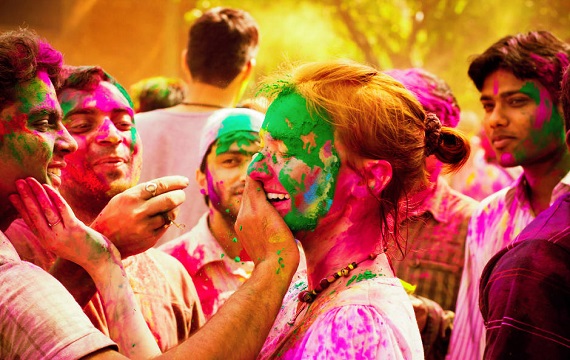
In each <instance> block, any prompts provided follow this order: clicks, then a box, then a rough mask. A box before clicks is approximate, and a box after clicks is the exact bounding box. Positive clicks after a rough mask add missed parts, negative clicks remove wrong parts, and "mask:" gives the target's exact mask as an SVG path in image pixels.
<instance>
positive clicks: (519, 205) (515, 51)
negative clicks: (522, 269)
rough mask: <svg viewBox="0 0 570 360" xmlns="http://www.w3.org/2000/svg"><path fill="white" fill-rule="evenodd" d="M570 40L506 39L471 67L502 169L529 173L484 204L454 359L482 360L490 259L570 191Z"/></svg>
mask: <svg viewBox="0 0 570 360" xmlns="http://www.w3.org/2000/svg"><path fill="white" fill-rule="evenodd" d="M569 57H570V45H568V44H566V43H564V42H562V41H561V40H559V39H558V38H556V37H555V36H554V35H552V34H551V33H549V32H546V31H535V32H530V33H526V34H517V35H513V36H507V37H505V38H502V39H500V40H499V41H497V42H496V43H495V44H494V45H492V46H491V47H490V48H489V49H487V50H486V51H485V52H484V53H483V54H481V55H479V56H478V57H477V58H475V59H474V60H473V61H472V63H471V65H470V67H469V77H470V78H471V79H472V80H473V82H474V83H475V86H476V87H477V89H478V90H479V91H480V93H481V98H480V99H481V103H482V105H483V108H484V110H485V116H484V120H483V127H484V129H485V132H486V135H487V136H488V138H489V139H490V141H491V145H492V147H493V150H494V151H495V153H496V155H497V160H498V162H499V164H500V165H501V166H504V167H512V166H519V165H520V166H521V167H522V168H523V173H522V175H521V176H520V177H519V178H518V179H517V180H516V181H515V182H514V184H513V185H512V186H510V187H507V188H505V189H503V190H501V191H499V192H497V193H495V194H493V195H491V196H489V197H487V198H486V199H484V200H483V201H482V202H481V205H480V206H479V208H478V209H477V210H476V212H475V213H474V215H473V217H472V219H471V222H470V224H469V231H468V235H467V242H466V250H465V251H466V253H465V266H464V269H463V274H462V278H461V286H460V290H459V296H458V300H457V310H456V318H455V323H454V331H453V335H452V339H451V343H450V353H449V357H450V358H451V359H480V358H482V357H483V351H484V347H485V327H484V325H483V318H482V317H481V313H480V312H479V300H478V299H479V291H478V290H479V289H478V284H479V278H480V276H481V273H482V271H483V267H484V266H485V264H486V263H487V262H488V261H489V260H490V259H491V257H492V256H493V255H495V254H496V253H497V252H498V251H500V250H501V249H502V248H504V247H505V246H507V245H509V244H510V243H511V242H512V241H513V240H514V239H515V237H516V236H517V235H518V234H519V233H520V232H521V230H522V229H524V228H525V227H526V226H527V225H528V224H529V223H530V222H531V221H532V220H533V219H534V218H535V217H536V216H537V215H538V214H540V213H541V212H543V211H544V210H546V209H547V208H548V207H549V206H550V205H551V204H552V203H553V202H555V201H556V200H557V199H558V198H560V197H561V196H563V195H564V194H567V193H568V192H570V152H569V151H568V148H567V147H566V144H565V134H566V133H565V130H564V119H563V116H562V115H561V110H560V104H559V97H560V82H561V79H562V74H563V71H564V69H565V68H566V67H567V66H568V64H569Z"/></svg>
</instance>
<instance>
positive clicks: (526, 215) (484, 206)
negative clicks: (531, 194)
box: [447, 172, 570, 360]
mask: <svg viewBox="0 0 570 360" xmlns="http://www.w3.org/2000/svg"><path fill="white" fill-rule="evenodd" d="M569 192H570V172H568V173H567V174H566V176H565V177H564V178H563V179H562V180H561V181H560V182H559V183H558V184H557V185H556V186H555V187H554V190H553V191H552V196H551V199H550V204H552V203H554V202H555V201H556V200H557V199H558V198H560V197H561V196H563V195H564V194H567V193H569ZM534 218H535V214H534V212H533V211H532V208H531V206H530V202H529V199H528V197H527V195H526V180H525V179H524V174H523V175H521V176H520V177H519V178H518V179H517V181H516V182H515V183H514V184H513V185H512V186H510V187H508V188H505V189H503V190H501V191H499V192H497V193H495V194H493V195H491V196H489V197H488V198H486V199H484V200H483V201H482V202H481V204H480V206H479V208H478V209H477V210H476V211H475V213H474V214H473V217H472V218H471V221H470V223H469V230H468V233H467V241H466V244H465V265H464V267H463V273H462V275H461V285H460V287H459V295H458V298H457V306H456V313H455V320H454V325H453V332H452V334H451V341H450V344H449V352H448V356H447V359H450V360H463V359H473V360H478V359H482V358H483V353H484V350H485V326H484V324H483V317H482V316H481V312H480V311H479V280H480V277H481V274H482V272H483V268H484V267H485V265H486V264H487V262H488V261H489V260H490V259H491V258H492V257H493V256H494V255H495V254H496V253H498V252H499V251H500V250H501V249H503V248H504V247H505V246H507V245H509V244H510V243H511V242H512V241H513V240H514V239H515V237H516V236H517V235H518V234H519V233H520V232H521V231H522V230H523V229H524V228H525V227H526V226H527V225H528V224H529V223H530V222H531V221H532V220H534Z"/></svg>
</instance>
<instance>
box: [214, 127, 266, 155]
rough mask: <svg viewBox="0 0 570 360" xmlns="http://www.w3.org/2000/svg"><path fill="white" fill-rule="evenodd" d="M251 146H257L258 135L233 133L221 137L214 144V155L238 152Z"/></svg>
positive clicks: (254, 133)
mask: <svg viewBox="0 0 570 360" xmlns="http://www.w3.org/2000/svg"><path fill="white" fill-rule="evenodd" d="M251 145H256V146H259V133H257V132H254V131H234V132H230V133H226V134H223V135H221V136H220V137H219V138H218V139H216V142H215V143H214V147H215V149H216V151H215V153H216V155H220V154H222V153H225V152H228V151H240V150H243V148H245V147H249V146H251Z"/></svg>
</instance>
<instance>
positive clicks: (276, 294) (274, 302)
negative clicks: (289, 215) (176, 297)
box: [165, 177, 299, 359]
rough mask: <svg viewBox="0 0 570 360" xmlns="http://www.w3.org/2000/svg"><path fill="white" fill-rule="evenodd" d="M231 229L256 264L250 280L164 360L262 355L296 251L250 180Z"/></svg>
mask: <svg viewBox="0 0 570 360" xmlns="http://www.w3.org/2000/svg"><path fill="white" fill-rule="evenodd" d="M235 228H236V232H237V234H238V237H239V240H240V242H242V243H243V244H244V247H245V249H246V251H247V252H248V254H249V255H250V257H251V258H252V259H253V260H254V262H255V264H256V266H255V269H254V271H253V273H252V275H251V278H250V279H249V280H247V281H246V282H245V283H244V284H243V285H242V286H241V287H240V288H239V289H238V290H237V291H236V292H235V293H234V294H233V295H232V296H231V297H230V298H229V299H228V300H227V301H226V303H225V304H224V305H223V306H222V307H221V308H220V310H219V311H218V312H217V313H216V314H215V315H214V316H213V317H212V318H211V319H210V320H209V321H208V322H207V323H206V325H204V327H202V328H201V329H200V330H199V331H198V332H197V333H196V334H195V335H193V336H192V337H191V338H190V339H188V340H187V341H185V342H184V343H182V344H181V345H179V346H178V347H176V348H174V349H173V350H172V352H171V351H169V352H168V353H166V354H165V355H171V354H172V356H176V355H178V356H181V357H182V355H183V354H185V356H188V354H192V357H193V358H194V359H214V358H219V359H227V358H234V359H253V358H255V357H256V356H257V354H258V353H259V351H260V350H261V347H262V346H263V343H264V342H265V338H266V337H267V334H268V333H269V330H270V329H271V326H272V324H273V322H274V320H275V317H276V316H277V313H278V311H279V309H280V307H281V303H282V301H283V297H284V296H285V293H286V291H287V289H288V287H289V284H290V282H291V279H292V277H293V275H294V273H295V271H296V270H297V266H298V264H299V249H298V247H297V244H296V243H295V239H294V237H293V234H292V233H291V231H290V230H289V228H288V227H287V225H286V224H285V222H284V221H283V219H282V217H281V216H280V215H279V213H277V211H276V210H275V208H274V207H273V206H272V205H271V204H270V203H269V202H268V201H267V199H266V197H265V192H264V191H263V190H262V188H261V186H260V185H259V183H257V182H256V181H254V180H252V179H251V178H249V177H248V178H247V180H246V185H245V191H244V195H243V200H242V205H241V209H240V212H239V215H238V218H237V221H236V225H235ZM168 358H169V357H168Z"/></svg>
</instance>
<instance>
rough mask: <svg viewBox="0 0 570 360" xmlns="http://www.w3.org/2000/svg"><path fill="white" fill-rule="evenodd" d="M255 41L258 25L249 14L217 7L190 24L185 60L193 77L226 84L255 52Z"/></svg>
mask: <svg viewBox="0 0 570 360" xmlns="http://www.w3.org/2000/svg"><path fill="white" fill-rule="evenodd" d="M258 42H259V30H258V26H257V23H256V22H255V20H254V19H253V18H252V17H251V15H249V14H248V13H247V12H245V11H243V10H239V9H231V8H225V7H216V8H213V9H210V10H208V11H206V12H205V13H204V14H203V15H202V16H201V17H200V18H198V19H197V20H196V21H195V22H194V24H193V25H192V27H190V31H189V33H188V46H187V48H188V53H187V54H186V64H187V65H188V69H189V70H190V74H191V75H192V78H193V79H195V80H197V81H199V82H203V83H206V84H210V85H213V86H216V87H219V88H226V87H227V86H228V85H229V84H230V83H231V82H232V81H233V80H234V79H235V78H236V76H237V75H238V74H239V73H240V72H241V70H242V69H243V67H244V65H245V64H246V63H247V62H248V61H249V60H250V59H252V58H253V57H254V56H255V55H256V52H257V45H258Z"/></svg>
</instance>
